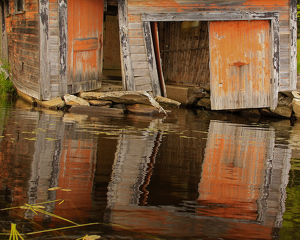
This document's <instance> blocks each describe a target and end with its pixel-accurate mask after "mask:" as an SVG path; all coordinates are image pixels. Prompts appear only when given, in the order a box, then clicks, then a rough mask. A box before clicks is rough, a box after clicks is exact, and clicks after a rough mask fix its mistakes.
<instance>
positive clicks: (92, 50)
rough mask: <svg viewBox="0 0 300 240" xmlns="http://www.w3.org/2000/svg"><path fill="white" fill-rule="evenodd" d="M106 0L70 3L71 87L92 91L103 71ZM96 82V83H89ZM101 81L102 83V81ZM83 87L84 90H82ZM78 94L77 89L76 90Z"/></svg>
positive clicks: (69, 81) (76, 0)
mask: <svg viewBox="0 0 300 240" xmlns="http://www.w3.org/2000/svg"><path fill="white" fill-rule="evenodd" d="M102 36H103V0H89V1H82V0H69V1H68V85H69V86H70V85H74V84H75V83H76V84H77V85H78V84H81V83H82V84H83V83H86V84H85V86H84V85H82V84H81V85H80V87H78V86H77V87H75V89H77V90H91V89H90V88H93V87H94V85H95V84H94V81H95V80H97V81H98V80H99V78H100V76H101V72H102V64H101V62H102V60H101V59H102V53H101V51H102ZM89 81H93V84H88V82H89ZM99 81H100V80H99ZM79 88H80V89H79ZM74 91H76V90H74Z"/></svg>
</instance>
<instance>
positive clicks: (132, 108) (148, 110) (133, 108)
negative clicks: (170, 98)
mask: <svg viewBox="0 0 300 240" xmlns="http://www.w3.org/2000/svg"><path fill="white" fill-rule="evenodd" d="M126 108H127V110H128V112H129V113H135V114H140V115H158V114H159V112H158V110H157V108H155V107H153V106H149V105H145V104H133V105H127V106H126Z"/></svg>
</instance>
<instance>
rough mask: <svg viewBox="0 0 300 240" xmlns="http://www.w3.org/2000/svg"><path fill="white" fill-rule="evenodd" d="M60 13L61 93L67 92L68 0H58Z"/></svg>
mask: <svg viewBox="0 0 300 240" xmlns="http://www.w3.org/2000/svg"><path fill="white" fill-rule="evenodd" d="M58 4H59V5H58V7H59V9H58V14H59V54H60V56H59V58H60V83H59V93H60V95H65V94H66V93H67V59H68V57H67V54H68V53H67V49H68V46H67V42H68V6H67V0H59V1H58Z"/></svg>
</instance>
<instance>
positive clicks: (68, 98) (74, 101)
mask: <svg viewBox="0 0 300 240" xmlns="http://www.w3.org/2000/svg"><path fill="white" fill-rule="evenodd" d="M64 100H65V103H66V104H67V105H69V106H74V105H81V106H90V104H89V103H88V101H86V100H84V99H82V98H80V97H76V96H74V95H70V94H67V95H65V96H64Z"/></svg>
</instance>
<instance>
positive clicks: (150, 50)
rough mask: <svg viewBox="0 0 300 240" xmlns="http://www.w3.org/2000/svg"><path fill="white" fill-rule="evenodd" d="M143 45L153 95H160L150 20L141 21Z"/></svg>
mask: <svg viewBox="0 0 300 240" xmlns="http://www.w3.org/2000/svg"><path fill="white" fill-rule="evenodd" d="M143 29H144V36H145V45H146V51H147V60H148V63H149V71H150V78H151V83H152V92H153V96H154V97H156V96H161V89H160V84H159V78H158V73H157V65H156V59H155V53H154V46H153V40H152V33H151V26H150V22H143Z"/></svg>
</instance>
